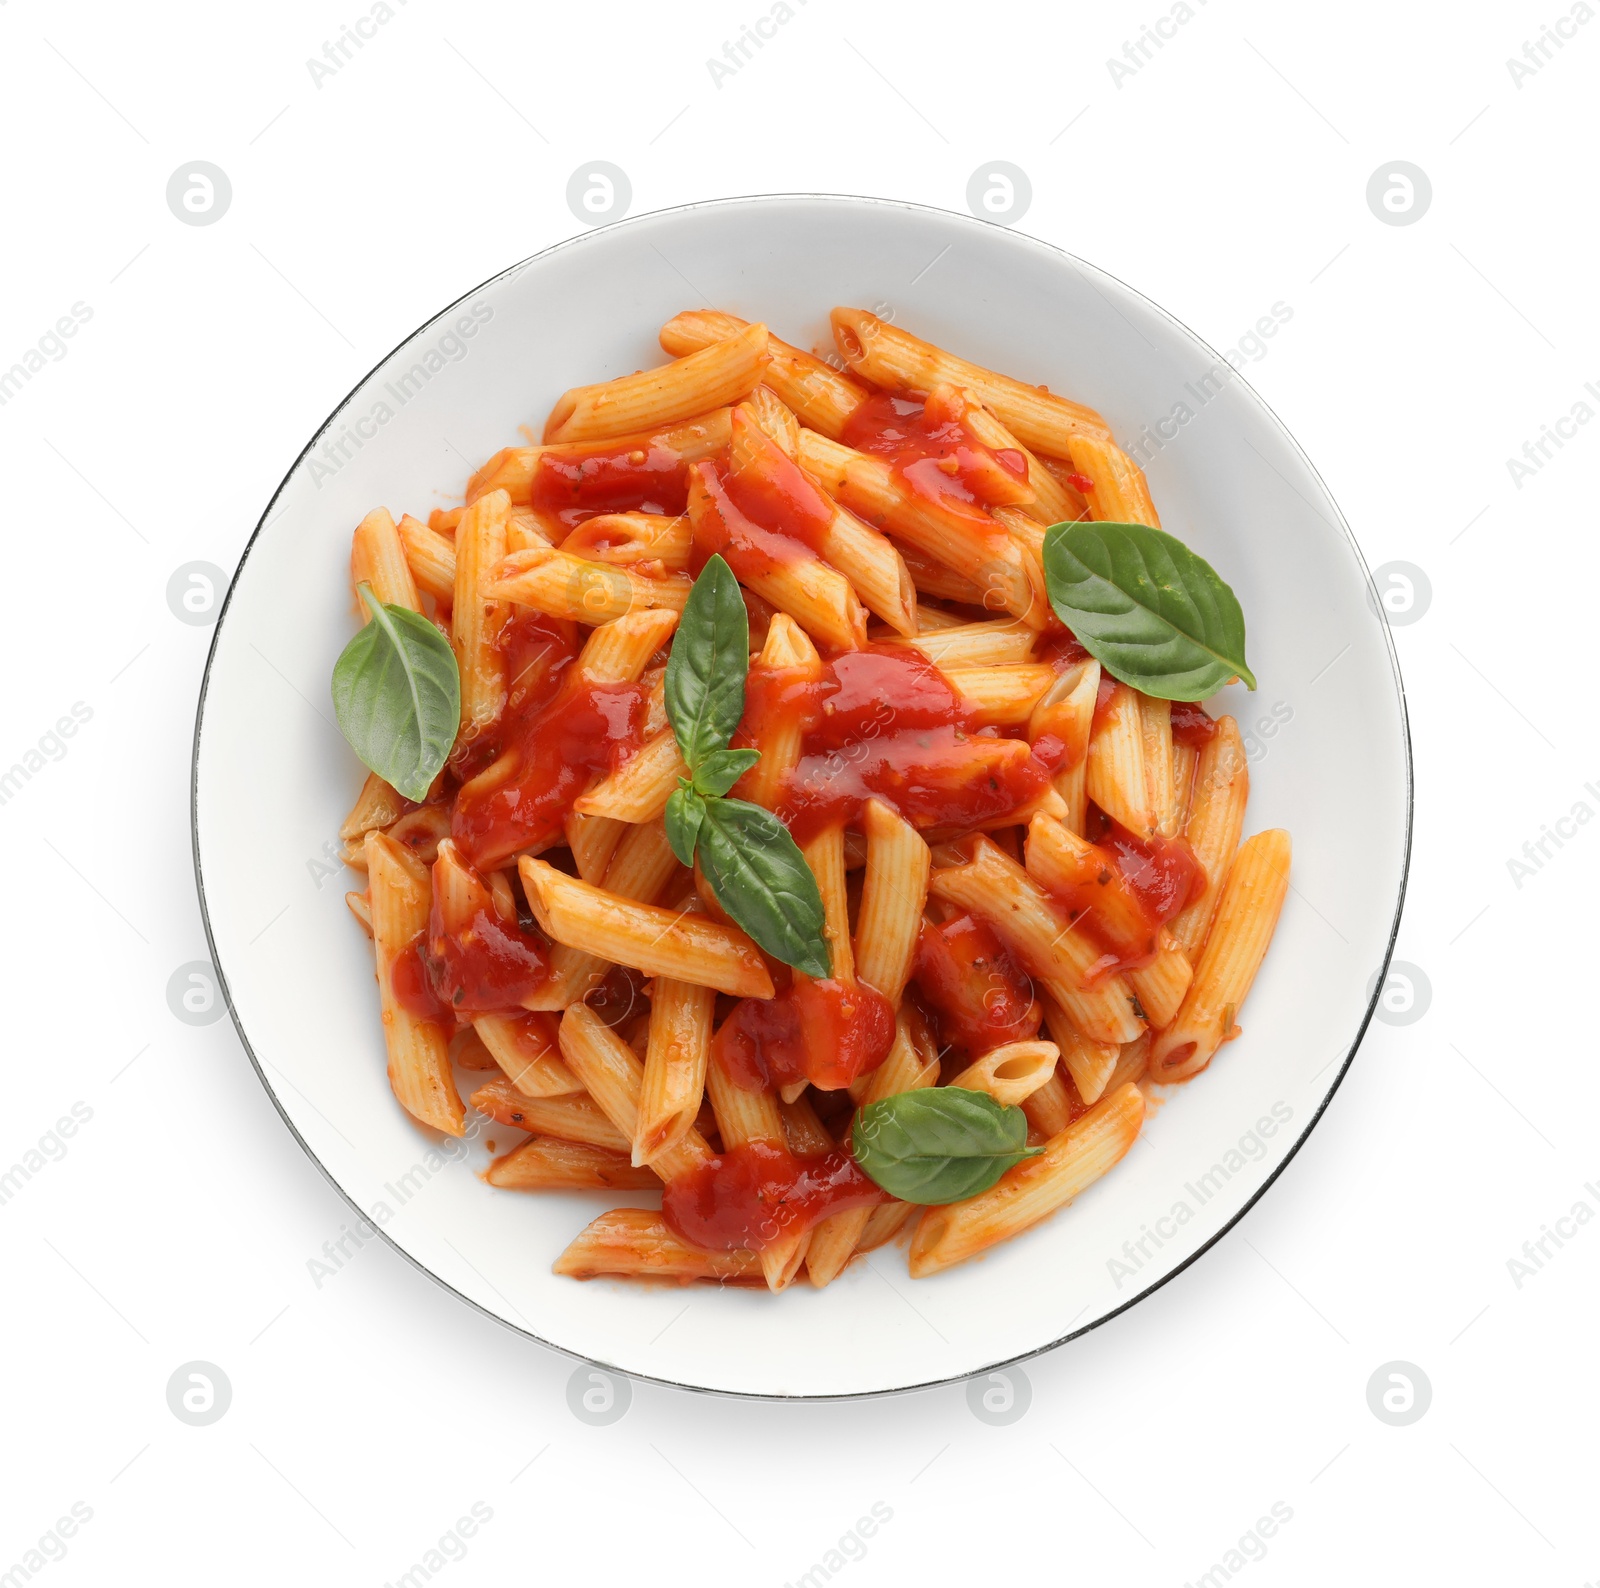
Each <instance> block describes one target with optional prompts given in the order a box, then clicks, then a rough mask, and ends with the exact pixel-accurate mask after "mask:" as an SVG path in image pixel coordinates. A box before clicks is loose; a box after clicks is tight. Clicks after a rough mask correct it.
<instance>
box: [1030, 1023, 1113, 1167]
mask: <svg viewBox="0 0 1600 1588" xmlns="http://www.w3.org/2000/svg"><path fill="white" fill-rule="evenodd" d="M1040 1001H1041V1002H1042V1003H1043V1005H1044V1023H1045V1025H1046V1026H1047V1027H1048V1029H1049V1032H1050V1035H1051V1036H1052V1037H1054V1038H1055V1040H1056V1045H1057V1047H1058V1048H1059V1049H1060V1051H1061V1067H1062V1068H1063V1069H1064V1070H1065V1071H1066V1072H1067V1074H1068V1075H1070V1076H1071V1077H1072V1085H1073V1087H1074V1089H1075V1090H1076V1091H1077V1094H1078V1096H1079V1097H1081V1098H1082V1099H1083V1101H1084V1102H1086V1103H1098V1102H1099V1101H1100V1098H1101V1095H1102V1094H1103V1093H1104V1092H1105V1089H1106V1086H1107V1084H1108V1083H1109V1082H1110V1080H1111V1074H1112V1071H1113V1070H1115V1069H1116V1067H1117V1055H1118V1054H1119V1053H1120V1052H1121V1051H1122V1046H1121V1044H1120V1043H1116V1042H1095V1041H1093V1040H1091V1039H1090V1038H1089V1037H1086V1036H1084V1034H1083V1033H1082V1032H1081V1031H1079V1030H1078V1028H1077V1027H1076V1026H1075V1025H1073V1023H1072V1021H1071V1020H1070V1019H1068V1017H1067V1013H1066V1011H1065V1010H1064V1009H1063V1008H1062V1007H1061V1005H1060V1004H1058V1003H1057V1002H1056V1001H1055V999H1054V998H1051V997H1049V996H1048V995H1047V996H1046V997H1044V998H1042V999H1041V1000H1040ZM1064 1123H1065V1121H1063V1124H1064ZM1060 1128H1062V1127H1061V1126H1059V1125H1058V1126H1057V1127H1056V1129H1058V1130H1059V1129H1060ZM1046 1134H1047V1135H1051V1136H1053V1135H1054V1134H1055V1131H1054V1130H1051V1131H1047V1132H1046Z"/></svg>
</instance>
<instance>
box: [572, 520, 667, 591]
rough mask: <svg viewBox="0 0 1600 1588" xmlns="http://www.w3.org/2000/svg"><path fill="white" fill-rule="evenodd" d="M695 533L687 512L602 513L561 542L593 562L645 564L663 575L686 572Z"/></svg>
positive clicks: (580, 525) (583, 523) (654, 574)
mask: <svg viewBox="0 0 1600 1588" xmlns="http://www.w3.org/2000/svg"><path fill="white" fill-rule="evenodd" d="M693 545H694V531H693V529H692V527H691V526H690V523H689V515H688V514H687V513H679V514H677V515H676V516H669V515H667V514H663V513H601V514H599V515H597V516H596V517H594V518H586V519H585V520H584V521H583V522H582V523H581V524H579V525H578V527H577V528H576V529H574V530H572V531H571V532H570V533H569V534H568V535H567V537H566V538H565V539H564V540H563V541H562V542H561V549H562V551H564V552H566V553H567V555H568V556H571V557H582V558H585V559H586V560H587V561H589V562H609V563H619V564H627V565H630V566H631V565H645V566H647V567H650V568H653V567H654V565H655V564H657V563H659V564H660V570H659V571H656V572H652V573H651V574H650V575H649V576H650V577H654V578H659V577H660V576H661V573H683V572H684V571H686V570H687V568H688V566H689V553H690V550H691V548H692V547H693Z"/></svg>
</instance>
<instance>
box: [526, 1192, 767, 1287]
mask: <svg viewBox="0 0 1600 1588" xmlns="http://www.w3.org/2000/svg"><path fill="white" fill-rule="evenodd" d="M553 1271H554V1272H555V1273H557V1274H564V1275H566V1277H567V1278H569V1279H598V1278H600V1277H601V1276H602V1275H617V1276H619V1277H625V1278H634V1279H669V1280H676V1281H677V1282H678V1283H679V1284H685V1285H686V1284H688V1283H689V1282H690V1280H694V1279H715V1280H718V1281H720V1282H721V1283H724V1284H740V1283H746V1284H757V1285H758V1284H761V1283H762V1278H761V1264H760V1261H759V1260H758V1259H757V1257H756V1255H755V1253H754V1252H705V1251H701V1250H700V1248H699V1247H697V1246H690V1245H689V1244H688V1243H687V1242H685V1241H682V1240H680V1239H679V1238H678V1237H677V1236H676V1235H674V1234H673V1233H672V1231H671V1229H669V1228H668V1226H667V1223H666V1221H665V1220H664V1219H663V1218H662V1216H661V1215H660V1214H659V1213H652V1212H651V1211H650V1210H649V1209H648V1208H615V1209H613V1210H612V1211H611V1212H610V1213H602V1214H601V1215H600V1217H599V1218H597V1219H595V1220H594V1221H593V1222H592V1223H591V1224H590V1225H589V1226H588V1227H587V1228H586V1229H585V1230H584V1232H583V1233H582V1234H581V1235H580V1236H579V1237H578V1238H577V1239H576V1240H575V1241H573V1243H572V1244H571V1245H570V1246H569V1247H568V1248H567V1249H566V1250H565V1251H564V1252H563V1253H562V1254H561V1255H560V1256H559V1257H558V1258H557V1259H556V1260H555V1263H554V1265H553Z"/></svg>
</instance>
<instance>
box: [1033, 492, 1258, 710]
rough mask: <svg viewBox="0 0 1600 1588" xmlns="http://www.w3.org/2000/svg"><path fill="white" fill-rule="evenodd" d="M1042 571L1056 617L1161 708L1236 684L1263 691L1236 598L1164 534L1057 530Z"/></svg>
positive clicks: (1137, 527)
mask: <svg viewBox="0 0 1600 1588" xmlns="http://www.w3.org/2000/svg"><path fill="white" fill-rule="evenodd" d="M1044 571H1045V582H1046V585H1047V586H1048V588H1049V592H1050V605H1051V606H1052V607H1054V608H1055V612H1056V616H1057V617H1059V618H1060V619H1061V621H1062V622H1063V623H1065V624H1066V625H1067V627H1068V628H1069V629H1071V630H1072V632H1073V633H1074V634H1075V635H1077V637H1078V640H1079V643H1080V644H1082V646H1083V648H1084V649H1085V650H1086V651H1088V653H1089V654H1090V655H1091V656H1093V657H1094V658H1095V659H1096V660H1097V661H1098V662H1099V663H1100V665H1101V666H1102V667H1103V668H1105V670H1106V671H1107V672H1108V673H1110V674H1111V676H1112V677H1113V678H1117V679H1120V680H1121V681H1122V682H1123V683H1125V684H1130V685H1132V687H1133V688H1135V689H1138V690H1141V691H1142V692H1143V693H1145V694H1147V695H1153V696H1155V697H1156V699H1158V700H1204V699H1205V698H1206V697H1207V696H1208V695H1214V694H1215V693H1216V692H1217V691H1218V690H1219V689H1221V688H1222V686H1223V685H1224V684H1226V683H1228V682H1229V681H1230V680H1232V679H1233V678H1235V677H1238V678H1242V679H1243V680H1244V682H1245V683H1246V684H1248V685H1249V687H1250V688H1251V689H1254V688H1255V687H1256V681H1255V677H1254V675H1253V674H1252V673H1251V671H1250V669H1249V668H1248V667H1247V666H1246V665H1245V660H1244V613H1243V612H1241V611H1240V609H1239V602H1238V599H1237V598H1236V597H1235V595H1234V593H1233V591H1232V590H1230V589H1229V588H1228V586H1227V585H1226V584H1225V583H1224V582H1223V580H1222V578H1221V576H1220V575H1219V574H1218V573H1217V571H1216V570H1215V569H1214V568H1213V567H1212V566H1211V564H1210V563H1208V562H1206V561H1205V559H1204V558H1202V557H1197V556H1196V555H1195V554H1194V553H1193V552H1192V551H1190V550H1189V548H1188V547H1187V546H1185V545H1184V544H1183V542H1182V541H1181V540H1178V539H1176V538H1175V537H1174V536H1172V535H1169V534H1167V533H1166V532H1165V531H1164V530H1160V529H1151V528H1150V527H1149V526H1148V525H1146V524H1099V523H1077V524H1053V525H1051V527H1050V528H1049V529H1048V530H1047V531H1046V532H1045V537H1044Z"/></svg>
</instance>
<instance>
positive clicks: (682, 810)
mask: <svg viewBox="0 0 1600 1588" xmlns="http://www.w3.org/2000/svg"><path fill="white" fill-rule="evenodd" d="M705 817H706V802H705V800H704V799H703V798H702V797H701V795H700V792H699V791H698V790H697V789H692V788H690V787H689V785H688V784H687V783H685V782H683V780H682V779H681V778H680V779H679V781H678V787H677V788H675V789H674V790H673V791H672V793H671V794H669V795H668V796H667V811H666V817H665V820H666V827H667V842H668V843H669V844H670V845H671V846H672V852H673V854H675V855H676V856H677V857H678V859H679V860H680V861H681V862H682V863H683V864H684V865H686V866H692V865H693V864H694V846H695V840H696V839H698V838H699V836H700V824H701V823H702V822H703V821H704V820H705Z"/></svg>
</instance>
